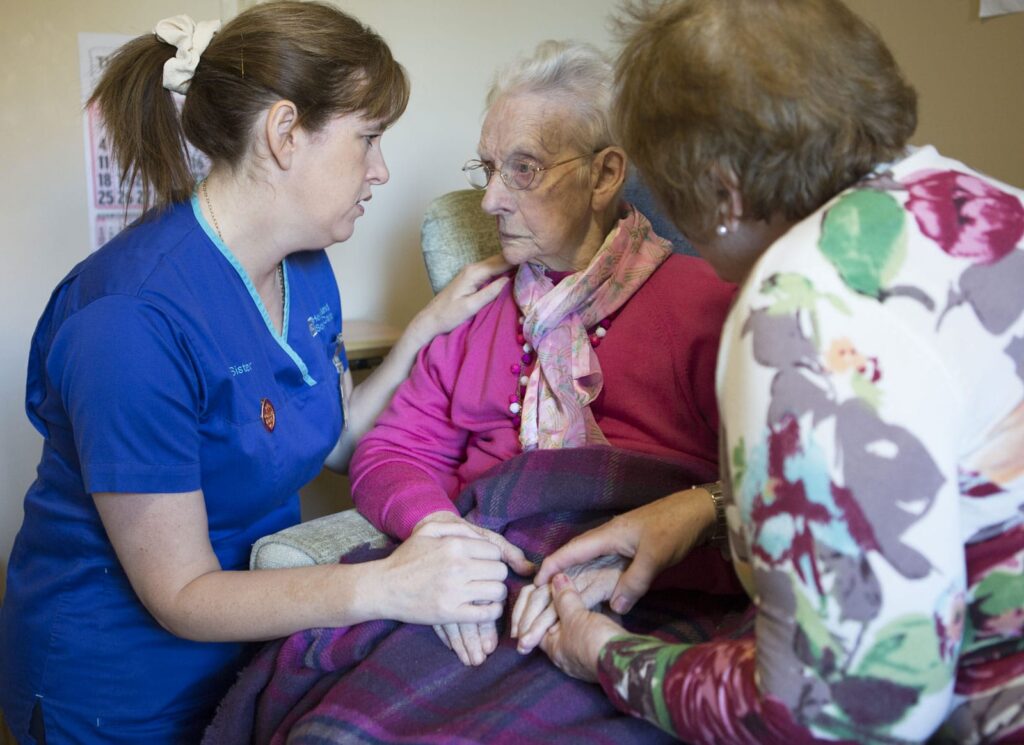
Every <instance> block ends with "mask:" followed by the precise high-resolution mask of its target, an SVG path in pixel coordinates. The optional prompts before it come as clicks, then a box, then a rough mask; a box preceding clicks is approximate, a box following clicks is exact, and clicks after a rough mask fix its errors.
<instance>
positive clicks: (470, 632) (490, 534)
mask: <svg viewBox="0 0 1024 745" xmlns="http://www.w3.org/2000/svg"><path fill="white" fill-rule="evenodd" d="M429 525H435V526H436V525H453V526H454V525H457V526H459V527H460V528H461V529H465V530H469V531H472V533H473V534H475V535H477V536H480V538H482V539H483V540H486V541H488V542H490V543H492V544H493V545H494V546H495V547H496V548H497V549H498V550H499V551H501V558H502V560H503V561H504V562H505V563H506V564H507V565H508V566H509V567H511V568H512V569H514V570H515V571H516V572H518V573H519V574H533V572H534V571H535V570H536V567H535V566H534V565H533V563H532V562H530V561H529V560H527V558H526V555H525V554H523V552H522V550H520V549H519V548H518V547H517V546H515V545H513V544H512V543H509V541H507V540H506V539H505V537H504V536H501V535H499V534H498V533H495V532H494V531H492V530H487V529H486V528H481V527H479V526H477V525H473V524H472V523H470V522H468V521H467V520H465V519H464V518H462V517H461V516H459V515H456V514H455V513H454V512H435V513H433V514H430V515H427V516H426V517H425V518H423V519H422V520H420V522H419V523H418V524H417V525H416V529H415V530H414V531H413V535H415V534H416V533H417V532H418V531H420V530H422V529H424V528H425V527H427V526H429ZM434 633H436V634H437V636H438V638H439V639H440V640H441V641H442V642H443V643H444V645H445V646H446V647H448V649H450V650H452V651H453V652H455V654H456V655H457V656H458V658H459V660H460V661H461V662H462V664H463V665H479V664H481V663H483V661H484V660H486V659H487V656H488V655H490V654H491V652H493V651H494V650H495V649H497V648H498V628H497V626H496V625H495V623H494V622H493V621H490V622H487V623H479V624H476V623H443V624H435V625H434Z"/></svg>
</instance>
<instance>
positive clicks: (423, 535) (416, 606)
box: [372, 520, 511, 625]
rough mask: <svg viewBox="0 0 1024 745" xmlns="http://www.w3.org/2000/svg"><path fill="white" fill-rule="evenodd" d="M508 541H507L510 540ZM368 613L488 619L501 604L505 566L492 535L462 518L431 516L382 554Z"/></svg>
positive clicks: (416, 619)
mask: <svg viewBox="0 0 1024 745" xmlns="http://www.w3.org/2000/svg"><path fill="white" fill-rule="evenodd" d="M509 545H511V544H509ZM381 565H382V569H383V576H381V577H379V578H378V580H377V581H376V582H375V584H374V586H373V588H372V589H375V590H377V591H378V592H377V593H375V594H378V595H380V596H381V598H380V599H378V600H377V601H376V602H375V605H376V607H375V608H374V609H373V611H374V612H373V613H372V616H373V617H377V618H393V619H395V620H398V621H405V622H407V623H420V624H429V625H434V624H440V623H487V622H490V621H495V620H497V619H498V618H499V617H500V616H501V613H502V611H503V609H504V604H505V597H506V595H507V589H506V587H505V577H507V576H508V566H507V565H506V563H505V561H504V560H503V556H502V551H501V549H499V548H498V546H497V545H495V543H494V542H493V541H490V540H486V539H485V538H483V537H481V536H480V535H479V534H478V533H477V532H476V531H475V530H472V529H470V527H469V526H468V523H467V524H462V523H457V522H454V521H440V520H438V521H432V522H428V523H423V524H421V525H418V526H417V527H416V530H415V531H413V534H412V535H411V536H409V538H408V539H407V540H406V541H405V542H404V543H403V544H402V545H401V546H399V547H398V548H397V549H395V551H394V553H392V554H391V556H389V557H387V558H386V559H382V560H381Z"/></svg>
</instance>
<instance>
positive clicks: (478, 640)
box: [434, 621, 498, 666]
mask: <svg viewBox="0 0 1024 745" xmlns="http://www.w3.org/2000/svg"><path fill="white" fill-rule="evenodd" d="M434 633H436V634H437V636H438V638H439V639H440V640H441V641H442V642H444V645H445V646H446V647H448V649H450V650H452V651H453V652H455V654H457V655H458V657H459V660H460V661H461V662H462V664H463V665H467V666H468V665H480V664H482V663H483V661H484V660H486V659H487V656H488V655H489V654H490V653H491V652H493V651H494V650H495V649H497V648H498V626H497V625H496V624H495V623H494V622H493V621H492V622H489V623H446V624H440V625H436V626H434Z"/></svg>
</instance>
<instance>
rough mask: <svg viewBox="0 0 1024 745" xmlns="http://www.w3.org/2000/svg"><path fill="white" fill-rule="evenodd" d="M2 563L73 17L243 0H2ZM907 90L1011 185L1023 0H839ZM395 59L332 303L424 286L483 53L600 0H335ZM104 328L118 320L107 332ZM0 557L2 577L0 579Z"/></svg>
mask: <svg viewBox="0 0 1024 745" xmlns="http://www.w3.org/2000/svg"><path fill="white" fill-rule="evenodd" d="M0 2H2V6H0V101H2V102H3V103H2V106H0V163H2V164H3V175H4V178H3V179H0V205H2V208H0V236H3V238H2V243H0V257H2V266H3V269H4V271H2V272H0V432H2V442H3V448H2V449H0V484H2V490H0V570H2V569H3V568H4V567H5V565H6V559H7V557H8V556H9V553H10V548H11V545H12V543H13V540H14V535H15V533H16V531H17V529H18V526H19V524H20V522H21V514H22V507H21V503H22V498H23V495H24V492H25V490H26V488H27V487H28V486H29V484H30V483H31V481H32V478H33V477H34V469H35V464H36V460H37V458H38V455H39V449H40V438H39V436H38V434H37V433H36V432H35V431H34V430H33V429H32V428H31V427H30V426H29V424H28V421H27V419H26V418H25V415H24V411H23V399H24V383H25V380H24V377H25V361H26V359H27V352H28V344H29V338H30V336H31V333H32V329H33V327H34V325H35V322H36V319H37V318H38V316H39V314H40V312H41V311H42V309H43V306H44V305H45V303H46V299H47V297H48V295H49V292H50V290H51V288H52V287H53V285H54V284H55V283H56V282H57V281H58V280H59V279H60V277H61V276H63V275H64V273H65V272H66V271H67V270H68V269H69V268H70V267H71V266H72V265H73V264H74V263H75V262H77V261H78V260H79V259H81V258H82V257H83V256H85V255H86V253H87V251H88V232H87V229H88V225H87V212H86V205H85V199H86V190H85V170H84V156H83V152H82V124H81V119H80V110H79V106H80V93H79V82H78V80H79V74H78V51H77V48H78V47H77V34H78V33H79V32H83V31H89V32H104V33H122V34H139V33H143V32H146V31H148V30H149V29H150V28H151V27H152V25H153V23H154V22H155V21H156V20H158V19H160V18H162V17H164V16H168V15H173V14H176V13H182V12H187V13H190V14H192V15H193V16H194V17H196V18H197V19H203V18H212V17H216V16H218V15H222V14H223V15H224V16H225V17H227V16H230V15H231V14H232V13H233V11H234V10H235V8H236V7H238V6H242V7H245V6H246V5H247V4H249V3H251V0H220V1H219V2H218V1H217V0H135V1H134V2H130V3H128V2H123V1H122V0H89V1H88V2H80V1H78V0H21V2H16V1H15V0H0ZM849 2H850V5H851V6H852V7H853V8H854V9H855V10H857V11H858V12H860V13H862V14H863V15H864V16H865V17H867V18H868V19H869V20H871V21H872V22H873V23H875V25H876V26H878V27H879V28H880V29H881V31H882V33H883V35H884V36H885V37H886V39H887V40H888V41H889V43H890V44H891V45H892V46H893V47H894V49H895V51H896V55H897V57H898V58H899V60H900V62H901V64H903V65H904V66H905V69H906V71H907V73H908V75H909V77H910V78H911V79H912V80H913V81H914V82H915V84H916V85H917V87H918V89H919V91H920V93H921V126H920V130H919V136H918V137H917V138H915V141H916V142H919V143H921V142H933V143H935V144H936V145H938V146H939V147H940V148H942V149H943V150H945V151H947V152H948V153H949V154H951V155H953V156H956V157H959V158H962V159H964V160H967V161H968V162H970V163H972V164H973V165H975V166H976V167H979V168H981V169H982V170H986V171H988V172H990V173H992V174H993V175H995V176H997V177H999V178H1002V179H1004V180H1007V181H1010V182H1013V183H1016V184H1024V147H1022V146H1021V142H1020V133H1021V132H1024V95H1022V94H1024V15H1017V16H1011V17H1006V18H999V19H994V20H989V21H986V22H980V21H979V20H977V0H849ZM338 4H339V5H340V7H342V8H345V9H347V10H349V11H351V12H353V13H354V14H355V15H357V16H359V17H360V18H362V19H363V20H364V21H365V22H367V23H369V24H370V25H372V26H374V27H375V28H376V29H377V30H378V31H379V32H380V33H381V34H382V35H383V36H384V37H385V38H386V39H387V40H388V41H389V42H390V44H391V45H392V47H393V49H394V52H395V55H396V56H397V57H398V59H399V60H401V61H402V62H403V63H404V64H405V65H406V67H407V68H408V70H409V73H410V76H411V78H412V83H413V94H412V99H411V102H410V105H409V110H408V113H407V114H406V116H405V117H404V118H403V119H402V120H401V121H399V122H398V124H397V125H396V126H395V127H394V129H393V130H392V131H391V132H389V133H388V134H387V135H386V136H385V138H384V141H383V147H384V152H385V155H386V157H387V159H388V163H389V165H390V166H391V183H389V184H388V185H387V186H385V187H383V188H380V189H378V190H377V193H376V194H375V196H374V200H373V202H372V203H370V205H369V209H368V210H367V214H366V216H365V217H364V218H363V219H362V221H361V222H360V224H359V226H358V229H357V231H356V235H355V236H354V237H353V238H352V239H351V240H350V241H349V242H348V243H346V244H345V245H343V246H335V247H333V248H332V249H331V250H330V253H331V258H332V260H333V262H334V265H335V269H336V272H337V274H338V277H339V283H340V285H341V290H342V300H343V303H344V306H345V312H346V315H347V316H349V317H374V318H379V319H382V320H386V321H390V322H392V323H398V324H401V323H404V322H405V321H407V320H408V319H409V318H410V317H411V315H412V314H413V313H414V312H415V310H416V309H417V308H418V307H420V306H421V305H422V304H423V303H424V302H426V300H427V299H428V297H429V294H430V291H429V286H428V284H427V281H426V275H425V272H424V270H423V265H422V261H421V260H420V256H419V250H418V244H419V221H420V215H421V214H422V212H423V208H424V207H425V206H426V204H427V203H428V202H429V201H430V199H432V198H433V197H435V196H437V195H438V194H440V193H442V192H444V191H447V190H450V189H453V188H461V187H462V185H463V181H462V176H461V173H460V172H459V166H460V165H461V163H462V162H463V160H464V159H465V158H467V157H469V156H470V155H471V154H472V153H473V150H474V146H475V144H476V138H477V135H478V127H479V122H480V111H481V103H482V98H483V95H484V92H485V90H486V87H487V84H488V82H489V79H490V76H491V74H492V73H493V70H494V68H495V67H496V66H497V65H499V64H501V63H503V62H505V61H507V60H509V59H510V58H512V57H513V56H514V55H516V54H518V53H520V52H521V51H524V50H527V49H529V48H530V47H532V46H533V45H534V44H535V43H536V42H537V41H539V40H541V39H543V38H548V37H573V38H577V39H582V40H588V41H593V42H595V43H597V44H599V45H601V46H604V47H608V48H610V46H611V43H610V35H609V32H608V28H607V24H606V20H607V17H608V15H609V14H610V13H611V12H612V11H613V10H614V8H615V7H616V6H617V4H618V3H617V2H616V1H615V0H558V2H552V1H551V0H517V2H509V1H508V0H500V1H499V0H338ZM112 340H113V341H115V342H116V331H115V332H114V333H113V334H112ZM2 575H3V572H2V571H0V592H2V582H3V579H2Z"/></svg>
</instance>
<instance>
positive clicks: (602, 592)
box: [511, 555, 627, 654]
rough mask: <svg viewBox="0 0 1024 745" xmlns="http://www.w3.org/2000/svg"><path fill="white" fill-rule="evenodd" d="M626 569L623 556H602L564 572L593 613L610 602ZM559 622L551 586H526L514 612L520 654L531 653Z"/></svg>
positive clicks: (513, 631)
mask: <svg viewBox="0 0 1024 745" xmlns="http://www.w3.org/2000/svg"><path fill="white" fill-rule="evenodd" d="M626 565H627V561H626V559H625V558H623V557H621V556H614V555H611V556H599V557H597V558H596V559H591V560H590V561H586V562H583V563H582V564H577V565H576V566H573V567H570V568H569V569H567V570H566V571H565V574H566V576H568V577H569V578H570V580H572V584H573V586H574V587H575V589H576V591H577V592H578V593H579V594H580V599H581V600H582V602H583V604H584V605H585V606H586V607H587V608H590V609H594V608H596V607H597V606H599V605H601V604H602V603H605V602H607V601H608V600H609V599H610V598H611V596H612V591H613V590H614V589H615V586H616V585H617V584H618V581H619V578H620V577H621V576H622V572H623V570H624V569H625V567H626ZM557 621H558V614H557V613H556V611H555V606H554V602H553V593H552V587H551V585H550V584H547V585H541V586H540V587H537V586H536V585H526V586H525V587H523V589H522V592H520V593H519V597H518V599H517V600H516V605H515V608H514V609H513V610H512V623H511V635H512V638H514V639H515V638H518V639H519V644H518V649H519V652H521V653H523V654H526V653H528V652H532V651H533V650H534V649H535V648H536V647H537V645H538V644H540V642H541V640H542V639H543V638H544V635H545V634H546V633H547V632H548V630H549V629H550V628H551V627H552V626H554V625H555V623H556V622H557Z"/></svg>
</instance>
